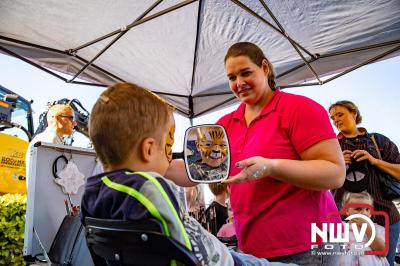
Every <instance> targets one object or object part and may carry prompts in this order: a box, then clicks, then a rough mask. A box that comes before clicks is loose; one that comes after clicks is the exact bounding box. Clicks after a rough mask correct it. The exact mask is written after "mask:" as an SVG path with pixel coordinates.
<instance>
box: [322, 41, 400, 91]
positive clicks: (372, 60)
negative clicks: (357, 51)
mask: <svg viewBox="0 0 400 266" xmlns="http://www.w3.org/2000/svg"><path fill="white" fill-rule="evenodd" d="M398 50H400V45H399V46H397V47H395V48H393V49H390V50H389V51H387V52H385V53H383V54H380V55H377V56H375V57H373V58H371V59H369V60H367V61H365V62H363V63H361V64H358V65H356V66H354V67H352V68H349V69H347V70H345V71H343V72H341V73H339V74H338V75H336V76H334V77H331V78H329V79H327V80H325V82H324V83H327V82H329V81H332V80H334V79H336V78H338V77H341V76H343V75H345V74H347V73H349V72H351V71H354V70H356V69H358V68H360V67H363V66H365V65H368V64H370V63H373V62H375V61H377V60H379V59H381V58H383V57H385V56H387V55H390V54H391V53H394V52H396V51H398Z"/></svg>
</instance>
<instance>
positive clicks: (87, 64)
mask: <svg viewBox="0 0 400 266" xmlns="http://www.w3.org/2000/svg"><path fill="white" fill-rule="evenodd" d="M162 1H163V0H158V1H157V2H155V3H154V4H153V5H152V6H151V7H150V8H148V9H147V10H146V11H145V12H143V13H142V14H141V15H140V16H139V17H138V18H137V19H135V21H134V22H133V23H135V22H137V21H139V20H141V19H142V18H144V17H145V16H146V15H147V14H148V13H149V12H150V11H152V10H153V9H154V8H155V7H156V6H158V4H160V3H161V2H162ZM131 24H132V23H131ZM128 30H129V29H120V33H119V34H118V36H117V37H115V38H114V39H113V40H111V41H110V42H109V43H108V44H107V45H106V46H105V47H104V48H103V49H101V50H100V52H98V53H97V54H96V55H95V56H94V57H93V58H92V60H90V61H89V62H87V63H86V65H84V66H83V67H82V68H81V70H79V71H78V73H76V74H75V76H73V77H72V78H71V79H70V80H69V82H72V81H73V80H75V79H76V78H77V77H78V76H79V75H80V74H81V73H82V72H83V71H84V70H85V69H86V68H87V67H88V66H90V65H91V64H92V63H93V62H94V61H95V60H96V59H97V58H99V56H100V55H102V54H103V53H104V52H105V51H107V50H108V48H110V47H111V45H113V44H114V43H115V42H116V41H118V40H119V38H121V37H122V36H124V35H125V33H127V32H128ZM76 51H77V50H71V51H69V53H70V54H71V55H73V56H74V55H76Z"/></svg>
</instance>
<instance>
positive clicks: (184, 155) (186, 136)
mask: <svg viewBox="0 0 400 266" xmlns="http://www.w3.org/2000/svg"><path fill="white" fill-rule="evenodd" d="M199 127H219V128H222V130H223V131H224V133H225V137H226V144H227V149H228V156H227V157H228V158H227V159H226V161H225V162H226V164H227V174H226V177H224V178H222V179H218V180H204V181H202V180H197V179H193V178H191V175H190V170H189V162H188V161H187V156H188V154H187V151H188V149H187V148H186V147H187V141H188V139H187V138H188V135H189V134H188V132H189V130H192V129H196V128H199ZM183 160H184V162H185V170H186V174H187V176H188V178H189V180H190V181H192V182H193V183H198V184H211V183H220V182H221V181H223V180H226V179H228V178H229V172H230V169H231V147H230V145H229V138H228V134H227V132H226V129H225V127H224V126H222V125H219V124H201V125H197V126H191V127H189V128H187V129H186V131H185V138H184V142H183ZM225 162H224V163H225Z"/></svg>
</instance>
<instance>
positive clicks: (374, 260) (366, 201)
mask: <svg viewBox="0 0 400 266" xmlns="http://www.w3.org/2000/svg"><path fill="white" fill-rule="evenodd" d="M373 203H374V200H373V199H372V197H371V195H370V194H369V193H368V192H366V191H363V192H360V193H352V192H346V193H345V194H344V198H343V208H345V212H346V217H349V216H350V215H353V214H362V215H365V216H367V217H368V218H371V216H372V214H371V208H368V207H367V206H359V207H357V206H353V207H351V206H349V207H346V205H348V204H360V205H361V204H362V205H370V206H371V207H373ZM348 223H349V224H350V226H349V228H350V241H349V243H348V246H347V248H346V250H347V251H351V252H354V253H359V252H365V251H382V250H384V248H385V228H384V227H382V226H380V225H378V224H376V223H374V226H375V232H376V235H375V238H374V240H373V242H372V243H371V245H370V246H369V247H367V248H363V249H360V248H356V246H355V245H356V244H357V245H358V246H360V245H362V244H365V243H367V241H368V240H369V239H370V238H371V234H372V229H371V227H370V225H369V224H367V229H366V231H365V235H364V239H363V240H362V242H361V243H358V242H356V238H355V235H354V234H355V233H354V232H353V231H352V226H351V224H356V225H357V227H358V229H359V230H360V228H361V226H362V225H363V224H364V223H366V221H365V220H364V219H361V218H353V219H351V220H350V221H348ZM385 255H386V254H385ZM340 265H341V266H389V262H388V261H387V259H386V257H385V256H377V255H355V254H351V255H342V256H341V257H340Z"/></svg>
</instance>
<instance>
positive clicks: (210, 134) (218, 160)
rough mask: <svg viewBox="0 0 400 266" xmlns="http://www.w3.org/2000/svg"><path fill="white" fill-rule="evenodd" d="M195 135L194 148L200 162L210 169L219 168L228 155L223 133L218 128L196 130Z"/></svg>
mask: <svg viewBox="0 0 400 266" xmlns="http://www.w3.org/2000/svg"><path fill="white" fill-rule="evenodd" d="M197 134H198V140H197V142H196V146H197V149H198V150H199V152H200V154H201V159H202V162H203V163H206V164H207V165H209V166H211V167H218V166H220V165H221V164H222V163H223V162H224V161H225V160H226V158H227V155H228V147H227V144H226V139H225V134H224V131H223V130H222V129H221V128H219V127H208V128H202V129H200V128H198V129H197Z"/></svg>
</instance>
